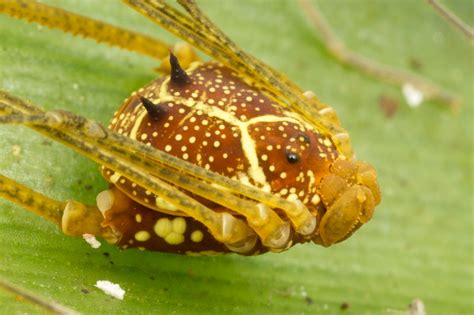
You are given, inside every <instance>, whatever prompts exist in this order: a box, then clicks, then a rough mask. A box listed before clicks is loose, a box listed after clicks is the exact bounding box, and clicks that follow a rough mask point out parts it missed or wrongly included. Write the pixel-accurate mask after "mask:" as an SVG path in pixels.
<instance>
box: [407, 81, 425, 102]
mask: <svg viewBox="0 0 474 315" xmlns="http://www.w3.org/2000/svg"><path fill="white" fill-rule="evenodd" d="M402 92H403V96H405V100H406V102H407V104H408V105H409V106H411V107H418V106H420V104H421V103H422V102H423V98H424V95H423V93H422V92H421V91H420V90H418V89H417V88H416V87H414V86H413V85H412V84H410V83H405V84H403V86H402Z"/></svg>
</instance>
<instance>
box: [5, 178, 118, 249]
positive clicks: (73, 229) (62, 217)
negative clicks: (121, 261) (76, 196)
mask: <svg viewBox="0 0 474 315" xmlns="http://www.w3.org/2000/svg"><path fill="white" fill-rule="evenodd" d="M0 196H1V197H2V198H5V199H7V200H10V201H12V202H14V203H16V204H18V205H20V206H22V207H23V208H25V209H28V210H30V211H31V212H33V213H36V214H37V215H39V216H42V217H43V218H45V219H46V220H48V221H50V222H52V223H54V224H56V225H57V226H58V227H59V228H61V229H62V230H63V232H64V234H67V235H73V236H81V235H83V234H86V233H88V234H93V235H97V236H101V237H103V238H105V239H107V240H108V241H110V242H112V243H114V242H115V241H116V240H117V239H116V236H115V235H114V233H113V231H112V230H111V229H109V228H103V227H102V226H101V222H102V219H103V218H102V214H101V213H100V211H99V210H98V209H97V208H96V207H93V206H86V205H83V204H81V203H79V202H77V201H74V200H69V201H58V200H54V199H51V198H48V197H46V196H44V195H42V194H40V193H37V192H35V191H33V190H32V189H30V188H28V187H26V186H24V185H22V184H20V183H18V182H16V181H14V180H12V179H10V178H8V177H5V176H3V175H1V174H0Z"/></svg>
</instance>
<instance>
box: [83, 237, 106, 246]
mask: <svg viewBox="0 0 474 315" xmlns="http://www.w3.org/2000/svg"><path fill="white" fill-rule="evenodd" d="M82 238H83V239H84V240H85V241H86V242H87V243H88V244H89V245H90V246H91V247H92V248H99V247H100V245H102V244H101V243H100V242H99V241H98V240H97V239H96V238H95V236H94V235H92V234H82Z"/></svg>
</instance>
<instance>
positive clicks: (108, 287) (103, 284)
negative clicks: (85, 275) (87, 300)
mask: <svg viewBox="0 0 474 315" xmlns="http://www.w3.org/2000/svg"><path fill="white" fill-rule="evenodd" d="M95 286H96V287H97V288H99V289H101V290H102V291H104V293H105V294H108V295H110V296H113V297H114V298H116V299H119V300H123V297H124V295H125V290H124V289H122V288H121V287H120V285H118V284H115V283H112V282H110V281H108V280H98V281H97V282H96V284H95Z"/></svg>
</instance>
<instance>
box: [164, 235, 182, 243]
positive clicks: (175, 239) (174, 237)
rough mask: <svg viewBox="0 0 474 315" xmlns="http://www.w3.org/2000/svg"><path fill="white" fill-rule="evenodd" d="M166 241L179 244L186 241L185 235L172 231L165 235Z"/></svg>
mask: <svg viewBox="0 0 474 315" xmlns="http://www.w3.org/2000/svg"><path fill="white" fill-rule="evenodd" d="M165 241H166V243H168V244H170V245H179V244H181V243H183V242H184V235H183V234H178V233H175V232H171V233H170V234H168V235H166V236H165Z"/></svg>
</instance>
